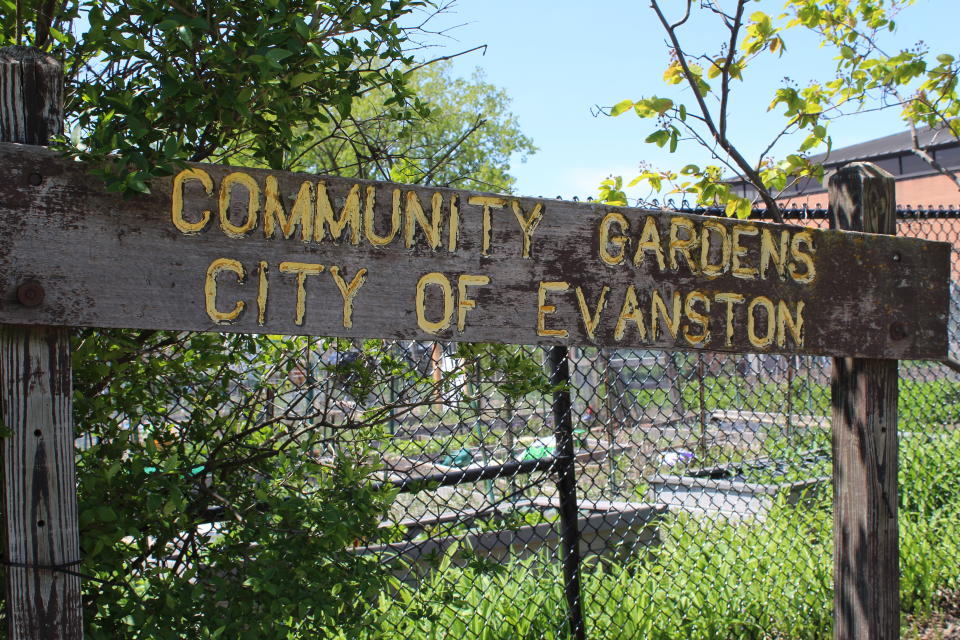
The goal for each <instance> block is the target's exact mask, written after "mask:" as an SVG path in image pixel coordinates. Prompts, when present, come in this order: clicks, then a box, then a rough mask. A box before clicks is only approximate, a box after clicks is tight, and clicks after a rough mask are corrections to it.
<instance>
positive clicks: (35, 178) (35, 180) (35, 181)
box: [27, 172, 43, 187]
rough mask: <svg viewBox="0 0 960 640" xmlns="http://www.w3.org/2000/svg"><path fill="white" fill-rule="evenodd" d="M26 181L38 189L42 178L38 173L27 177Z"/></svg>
mask: <svg viewBox="0 0 960 640" xmlns="http://www.w3.org/2000/svg"><path fill="white" fill-rule="evenodd" d="M27 180H28V181H29V182H30V184H31V185H32V186H34V187H39V186H40V183H42V182H43V176H42V175H40V174H39V173H36V172H34V173H31V174H30V175H29V176H28V177H27Z"/></svg>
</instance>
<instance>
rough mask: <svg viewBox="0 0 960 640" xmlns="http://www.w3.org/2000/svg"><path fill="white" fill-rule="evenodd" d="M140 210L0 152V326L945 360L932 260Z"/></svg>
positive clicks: (377, 215)
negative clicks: (112, 328)
mask: <svg viewBox="0 0 960 640" xmlns="http://www.w3.org/2000/svg"><path fill="white" fill-rule="evenodd" d="M151 190H152V194H151V195H148V196H137V197H127V198H124V197H121V196H118V195H116V194H110V193H107V192H106V191H105V190H104V189H103V187H102V185H101V184H100V183H99V181H98V180H97V179H96V178H93V177H91V176H90V175H89V173H88V172H87V167H85V166H84V165H82V164H80V163H76V162H71V161H67V160H64V159H61V158H59V157H57V156H56V155H55V154H53V153H51V152H48V151H46V150H43V149H41V148H38V147H29V146H19V145H12V144H3V145H0V256H2V259H0V294H2V305H0V322H3V323H15V324H47V325H69V326H94V327H127V328H143V329H176V330H191V331H230V332H246V333H271V334H304V335H322V336H352V337H366V338H401V339H440V340H457V341H477V342H503V343H516V344H534V343H539V344H579V345H605V346H611V347H635V348H657V349H710V350H718V351H731V352H760V353H764V352H771V353H809V354H822V355H836V356H840V355H844V356H861V357H873V358H896V359H910V358H942V357H945V356H946V354H947V341H946V340H947V331H946V325H947V313H948V302H949V293H948V270H949V260H950V245H948V244H945V243H938V242H928V241H922V240H916V239H908V238H900V237H886V236H877V235H864V234H858V233H850V232H835V231H823V230H815V229H811V228H805V227H800V226H787V225H774V224H765V223H758V222H752V221H749V222H748V221H739V220H730V219H723V218H715V217H702V216H694V215H683V214H678V213H673V212H661V211H649V210H641V209H629V208H613V207H607V206H602V205H594V204H580V203H571V202H562V201H554V200H539V199H530V198H515V197H512V196H504V195H491V194H480V193H473V192H465V191H458V190H450V189H436V188H425V187H414V186H408V185H400V184H394V183H384V182H371V181H363V180H350V179H340V178H330V177H323V176H314V175H306V174H297V173H285V172H274V171H264V170H255V169H247V168H241V167H227V166H214V165H191V166H190V167H189V168H186V169H184V170H182V171H180V172H179V173H178V174H176V175H175V176H172V177H170V178H167V179H163V180H157V181H155V182H154V183H152V184H151Z"/></svg>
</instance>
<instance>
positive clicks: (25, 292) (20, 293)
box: [17, 280, 45, 307]
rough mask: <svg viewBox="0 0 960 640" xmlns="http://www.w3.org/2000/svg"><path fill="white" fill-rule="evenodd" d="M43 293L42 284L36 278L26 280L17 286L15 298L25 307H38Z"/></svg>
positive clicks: (41, 302) (41, 301)
mask: <svg viewBox="0 0 960 640" xmlns="http://www.w3.org/2000/svg"><path fill="white" fill-rule="evenodd" d="M44 295H45V292H44V290H43V285H42V284H40V283H39V282H37V281H36V280H27V281H26V282H24V283H23V284H21V285H20V286H19V287H17V300H19V301H20V304H22V305H23V306H25V307H39V306H40V305H41V304H43V297H44Z"/></svg>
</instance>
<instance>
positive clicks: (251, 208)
mask: <svg viewBox="0 0 960 640" xmlns="http://www.w3.org/2000/svg"><path fill="white" fill-rule="evenodd" d="M234 185H240V186H242V187H243V188H244V189H245V190H246V192H247V217H246V219H245V220H244V221H243V224H233V222H231V221H230V202H231V201H232V200H233V187H234ZM259 211H260V186H259V185H258V184H257V181H256V180H254V179H253V177H252V176H250V175H248V174H246V173H243V172H242V171H235V172H233V173H228V174H227V176H226V177H225V178H224V179H223V182H221V183H220V228H221V229H223V233H224V234H226V235H227V236H229V237H231V238H242V237H243V236H245V235H247V234H248V233H250V232H251V231H253V229H254V228H256V226H257V213H258V212H259Z"/></svg>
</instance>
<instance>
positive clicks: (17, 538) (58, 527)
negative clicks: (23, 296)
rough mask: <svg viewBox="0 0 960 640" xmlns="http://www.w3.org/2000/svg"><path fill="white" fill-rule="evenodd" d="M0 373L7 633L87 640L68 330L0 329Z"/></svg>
mask: <svg viewBox="0 0 960 640" xmlns="http://www.w3.org/2000/svg"><path fill="white" fill-rule="evenodd" d="M0 378H2V381H3V385H2V392H3V396H2V400H3V423H4V426H5V427H6V428H7V430H8V431H9V435H8V436H7V437H6V438H4V440H3V489H4V491H3V510H4V535H5V540H6V550H5V558H6V560H7V561H8V562H9V566H7V567H6V578H7V579H6V588H7V622H8V637H9V638H10V639H11V640H53V639H61V640H68V639H69V640H74V639H76V638H81V637H82V624H81V607H80V578H79V577H78V576H77V575H75V574H71V573H68V572H71V571H72V572H76V571H79V565H78V564H76V562H77V561H78V560H79V558H80V538H79V531H78V525H77V498H76V490H77V489H76V475H75V466H74V458H73V456H74V451H73V443H74V435H73V417H72V415H71V411H72V403H71V398H70V393H71V381H70V335H69V331H68V330H67V329H65V328H63V327H42V326H38V327H3V328H2V329H0ZM64 570H65V571H64Z"/></svg>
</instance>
